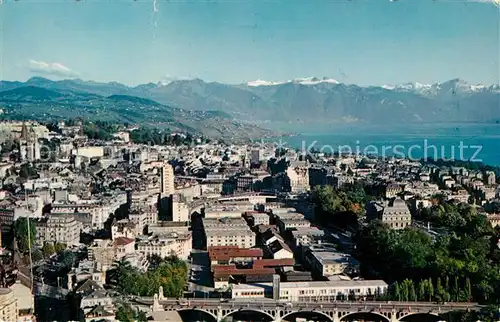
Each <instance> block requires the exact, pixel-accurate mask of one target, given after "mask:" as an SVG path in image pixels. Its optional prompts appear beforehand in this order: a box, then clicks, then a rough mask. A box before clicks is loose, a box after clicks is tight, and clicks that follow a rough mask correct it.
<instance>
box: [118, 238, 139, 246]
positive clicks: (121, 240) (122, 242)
mask: <svg viewBox="0 0 500 322" xmlns="http://www.w3.org/2000/svg"><path fill="white" fill-rule="evenodd" d="M134 241H135V240H133V239H132V238H127V237H118V238H116V239H115V246H124V245H128V244H130V243H133V242H134Z"/></svg>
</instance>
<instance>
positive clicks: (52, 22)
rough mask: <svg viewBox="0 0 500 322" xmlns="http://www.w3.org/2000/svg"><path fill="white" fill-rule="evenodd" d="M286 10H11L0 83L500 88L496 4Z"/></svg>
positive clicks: (150, 5) (156, 4) (124, 5)
mask: <svg viewBox="0 0 500 322" xmlns="http://www.w3.org/2000/svg"><path fill="white" fill-rule="evenodd" d="M283 4H284V3H283V1H279V0H277V1H254V2H243V1H212V2H197V3H195V2H191V1H182V2H181V1H177V2H176V1H169V2H166V1H161V0H157V1H136V2H134V1H125V0H124V1H120V2H117V3H102V2H100V3H98V2H96V1H85V2H79V3H75V2H62V1H53V2H50V3H40V2H35V1H25V2H22V1H19V2H5V1H4V3H3V5H2V6H0V20H1V21H2V24H1V30H2V31H1V37H0V40H1V58H2V59H1V69H0V79H3V80H21V81H24V80H27V79H29V78H31V77H33V76H43V77H47V78H50V79H55V80H58V79H65V78H80V79H83V80H93V81H104V82H108V81H116V82H120V83H124V84H127V85H137V84H141V83H148V82H157V81H161V80H165V79H170V78H171V79H194V78H200V79H203V80H205V81H216V82H221V83H229V84H240V83H246V82H248V81H254V80H258V79H262V80H266V81H278V82H279V81H287V80H290V79H296V78H301V77H311V76H316V77H323V76H327V77H331V78H333V79H335V80H337V81H339V82H342V83H348V84H358V85H361V86H365V85H386V84H403V83H407V82H419V83H437V82H444V81H447V80H449V79H454V78H461V79H464V80H466V81H468V82H470V83H482V84H485V85H490V84H498V83H499V80H498V79H499V75H500V70H499V68H500V67H499V49H498V45H499V22H500V20H499V19H500V14H499V10H498V8H497V7H496V6H495V5H494V3H493V1H475V2H474V1H455V2H453V1H448V2H436V1H434V2H433V1H421V2H419V3H418V4H416V3H410V2H405V1H394V2H390V1H381V2H377V3H375V2H374V1H365V2H360V1H358V2H355V1H353V2H351V1H334V2H326V1H324V2H323V1H322V2H317V3H315V4H314V5H313V4H311V3H308V2H305V1H293V2H291V3H288V5H287V6H284V5H283ZM443 17H445V18H443ZM20 31H21V32H20ZM23 31H24V32H23Z"/></svg>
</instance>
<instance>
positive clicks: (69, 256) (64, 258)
mask: <svg viewBox="0 0 500 322" xmlns="http://www.w3.org/2000/svg"><path fill="white" fill-rule="evenodd" d="M75 259H76V256H75V253H73V252H72V251H69V250H65V251H63V252H62V253H60V255H59V262H60V263H62V264H63V265H64V266H66V267H72V266H73V264H74V262H75Z"/></svg>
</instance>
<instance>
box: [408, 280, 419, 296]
mask: <svg viewBox="0 0 500 322" xmlns="http://www.w3.org/2000/svg"><path fill="white" fill-rule="evenodd" d="M408 281H409V284H408V300H409V301H417V292H416V291H415V284H414V283H413V281H412V280H408Z"/></svg>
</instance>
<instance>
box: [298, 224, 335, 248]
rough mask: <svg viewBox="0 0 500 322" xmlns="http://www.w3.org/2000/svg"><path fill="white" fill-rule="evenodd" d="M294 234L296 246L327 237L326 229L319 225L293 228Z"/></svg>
mask: <svg viewBox="0 0 500 322" xmlns="http://www.w3.org/2000/svg"><path fill="white" fill-rule="evenodd" d="M292 236H293V240H294V241H295V245H296V246H300V245H309V244H314V243H317V242H322V241H324V240H325V239H326V238H327V235H326V234H325V231H324V230H321V229H319V228H318V227H299V228H297V229H295V230H292Z"/></svg>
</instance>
